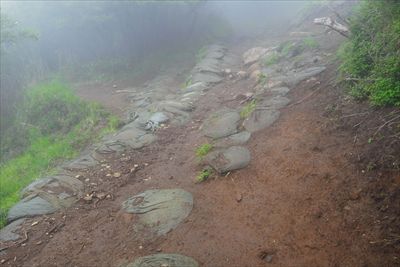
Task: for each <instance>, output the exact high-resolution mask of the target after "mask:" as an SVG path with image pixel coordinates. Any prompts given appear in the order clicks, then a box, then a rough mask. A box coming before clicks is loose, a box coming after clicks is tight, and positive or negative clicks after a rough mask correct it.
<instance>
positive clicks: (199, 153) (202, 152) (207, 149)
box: [196, 143, 213, 159]
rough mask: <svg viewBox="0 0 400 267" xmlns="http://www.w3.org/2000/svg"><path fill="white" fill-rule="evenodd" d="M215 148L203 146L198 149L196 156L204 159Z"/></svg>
mask: <svg viewBox="0 0 400 267" xmlns="http://www.w3.org/2000/svg"><path fill="white" fill-rule="evenodd" d="M212 148H213V146H212V145H211V144H209V143H205V144H202V145H201V146H198V147H197V148H196V156H197V157H198V158H199V159H202V158H204V157H205V156H206V155H207V154H208V153H209V152H210V151H211V149H212Z"/></svg>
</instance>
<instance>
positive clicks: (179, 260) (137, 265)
mask: <svg viewBox="0 0 400 267" xmlns="http://www.w3.org/2000/svg"><path fill="white" fill-rule="evenodd" d="M164 266H165V267H198V266H199V264H198V263H197V262H196V261H195V260H194V259H192V258H189V257H186V256H183V255H180V254H162V253H160V254H154V255H150V256H145V257H141V258H139V259H136V260H135V261H134V262H132V263H129V264H127V265H125V267H164Z"/></svg>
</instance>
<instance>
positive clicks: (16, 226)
mask: <svg viewBox="0 0 400 267" xmlns="http://www.w3.org/2000/svg"><path fill="white" fill-rule="evenodd" d="M24 222H25V219H19V220H16V221H14V222H12V223H10V224H9V225H6V226H5V227H4V228H2V229H1V230H0V241H2V242H7V241H15V240H17V239H20V238H21V235H20V234H18V231H19V230H20V229H21V225H22V224H23V223H24Z"/></svg>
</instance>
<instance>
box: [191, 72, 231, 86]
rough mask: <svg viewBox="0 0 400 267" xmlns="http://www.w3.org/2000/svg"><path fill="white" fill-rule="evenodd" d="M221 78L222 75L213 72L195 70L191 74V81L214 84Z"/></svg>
mask: <svg viewBox="0 0 400 267" xmlns="http://www.w3.org/2000/svg"><path fill="white" fill-rule="evenodd" d="M222 80H223V77H222V76H220V75H218V74H215V73H213V72H197V73H195V74H193V76H192V82H193V83H198V82H202V83H205V84H215V83H219V82H221V81H222Z"/></svg>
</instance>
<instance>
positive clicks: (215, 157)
mask: <svg viewBox="0 0 400 267" xmlns="http://www.w3.org/2000/svg"><path fill="white" fill-rule="evenodd" d="M250 159H251V157H250V151H249V150H248V149H247V148H245V147H241V146H232V147H230V148H228V149H223V150H216V151H213V152H211V153H209V154H208V155H207V156H206V162H207V163H208V164H209V165H210V166H211V167H213V168H214V169H215V170H216V171H217V172H218V173H220V174H224V173H226V172H229V171H233V170H237V169H241V168H244V167H246V166H247V165H248V164H249V163H250Z"/></svg>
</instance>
